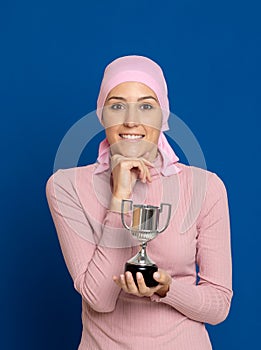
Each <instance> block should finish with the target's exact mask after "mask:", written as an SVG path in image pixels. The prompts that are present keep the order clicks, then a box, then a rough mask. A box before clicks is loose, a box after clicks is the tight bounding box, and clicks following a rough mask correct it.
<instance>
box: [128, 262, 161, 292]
mask: <svg viewBox="0 0 261 350" xmlns="http://www.w3.org/2000/svg"><path fill="white" fill-rule="evenodd" d="M126 271H130V272H131V273H132V276H133V279H134V281H135V283H136V284H137V278H136V273H137V272H141V273H142V275H143V278H144V281H145V284H146V286H147V287H156V286H157V285H158V284H159V283H158V282H157V281H155V280H154V278H153V274H154V272H156V271H158V266H157V265H156V264H153V265H135V264H130V263H126V264H125V272H126Z"/></svg>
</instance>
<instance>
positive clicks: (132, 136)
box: [121, 134, 143, 140]
mask: <svg viewBox="0 0 261 350" xmlns="http://www.w3.org/2000/svg"><path fill="white" fill-rule="evenodd" d="M121 137H122V138H123V139H130V140H135V139H142V137H143V136H142V135H129V134H121Z"/></svg>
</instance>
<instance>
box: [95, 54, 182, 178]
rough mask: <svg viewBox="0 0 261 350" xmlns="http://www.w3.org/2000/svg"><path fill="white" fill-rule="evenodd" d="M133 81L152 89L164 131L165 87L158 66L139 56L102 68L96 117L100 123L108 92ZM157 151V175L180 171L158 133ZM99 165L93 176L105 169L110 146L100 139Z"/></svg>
mask: <svg viewBox="0 0 261 350" xmlns="http://www.w3.org/2000/svg"><path fill="white" fill-rule="evenodd" d="M127 81H136V82H140V83H143V84H145V85H147V86H148V87H149V88H150V89H152V90H153V91H154V92H155V94H156V96H157V98H158V100H159V104H160V107H161V109H162V114H163V119H162V127H161V131H165V130H168V129H169V127H168V118H169V113H170V112H169V100H168V89H167V84H166V81H165V78H164V75H163V72H162V70H161V68H160V66H159V65H158V64H157V63H155V62H154V61H152V60H151V59H149V58H147V57H143V56H124V57H120V58H117V59H116V60H114V61H112V62H111V63H110V64H109V65H108V66H107V67H106V69H105V71H104V76H103V79H102V82H101V87H100V93H99V96H98V100H97V111H96V113H97V116H98V118H99V120H100V122H101V120H102V109H103V106H104V103H105V101H106V97H107V95H108V94H109V92H110V91H111V90H112V89H113V88H114V87H115V86H117V85H119V84H121V83H124V82H127ZM158 149H159V151H160V153H161V155H162V158H163V165H162V169H161V173H162V174H163V175H165V176H169V175H171V174H176V173H178V172H179V171H180V169H179V168H178V167H177V166H175V165H174V163H176V162H177V161H178V160H179V158H178V157H177V156H176V154H175V153H174V151H173V149H172V148H171V146H170V145H169V143H168V141H167V139H166V137H165V135H164V134H163V132H161V133H160V136H159V141H158ZM97 161H98V163H99V166H98V168H97V169H96V172H95V173H100V172H102V171H105V170H107V169H108V168H109V162H110V145H109V143H108V141H107V139H105V140H103V141H102V142H101V143H100V146H99V155H98V159H97Z"/></svg>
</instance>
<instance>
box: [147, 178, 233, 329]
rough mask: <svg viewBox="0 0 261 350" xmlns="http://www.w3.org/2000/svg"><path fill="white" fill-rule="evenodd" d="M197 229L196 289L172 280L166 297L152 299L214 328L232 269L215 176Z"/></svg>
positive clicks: (224, 208) (225, 307) (223, 311)
mask: <svg viewBox="0 0 261 350" xmlns="http://www.w3.org/2000/svg"><path fill="white" fill-rule="evenodd" d="M197 228H198V237H197V254H196V262H197V264H198V267H199V274H198V276H199V278H200V279H199V283H198V285H195V286H191V285H187V284H186V283H184V282H181V281H178V280H175V277H174V278H173V279H172V283H171V284H170V285H169V291H168V293H167V295H166V297H164V298H160V297H159V296H157V295H153V296H152V297H151V298H152V300H153V301H158V302H163V303H166V304H168V305H170V306H172V307H174V308H175V309H177V310H178V311H180V312H181V313H183V314H184V315H186V316H187V317H189V318H191V319H193V320H195V321H199V322H206V323H210V324H217V323H220V322H222V321H223V320H224V319H225V318H226V317H227V315H228V312H229V308H230V303H231V298H232V286H231V284H232V282H231V279H232V277H231V274H232V273H231V270H232V267H231V252H230V225H229V213H228V203H227V194H226V189H225V187H224V185H223V183H222V181H221V180H220V179H219V178H218V177H217V176H216V175H215V174H212V175H211V176H210V179H209V184H208V191H207V194H206V198H205V202H204V204H203V208H202V210H201V213H200V216H199V218H198V222H197Z"/></svg>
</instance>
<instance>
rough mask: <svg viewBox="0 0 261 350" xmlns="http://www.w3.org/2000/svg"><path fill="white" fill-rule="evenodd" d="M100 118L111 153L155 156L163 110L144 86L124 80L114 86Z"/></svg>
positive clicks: (149, 90)
mask: <svg viewBox="0 0 261 350" xmlns="http://www.w3.org/2000/svg"><path fill="white" fill-rule="evenodd" d="M102 120H103V125H104V127H105V129H106V137H107V140H108V142H109V144H110V145H111V153H112V155H113V154H121V155H123V156H125V157H144V158H146V159H148V160H153V159H154V158H155V157H156V155H157V144H158V139H159V135H160V130H161V124H162V112H161V109H160V105H159V102H158V99H157V96H156V94H155V93H154V91H153V90H151V89H150V88H149V87H148V86H147V85H145V84H142V83H139V82H125V83H121V84H119V85H117V86H116V87H114V88H113V89H112V90H111V91H110V93H109V94H108V96H107V98H106V101H105V104H104V108H103V119H102Z"/></svg>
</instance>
